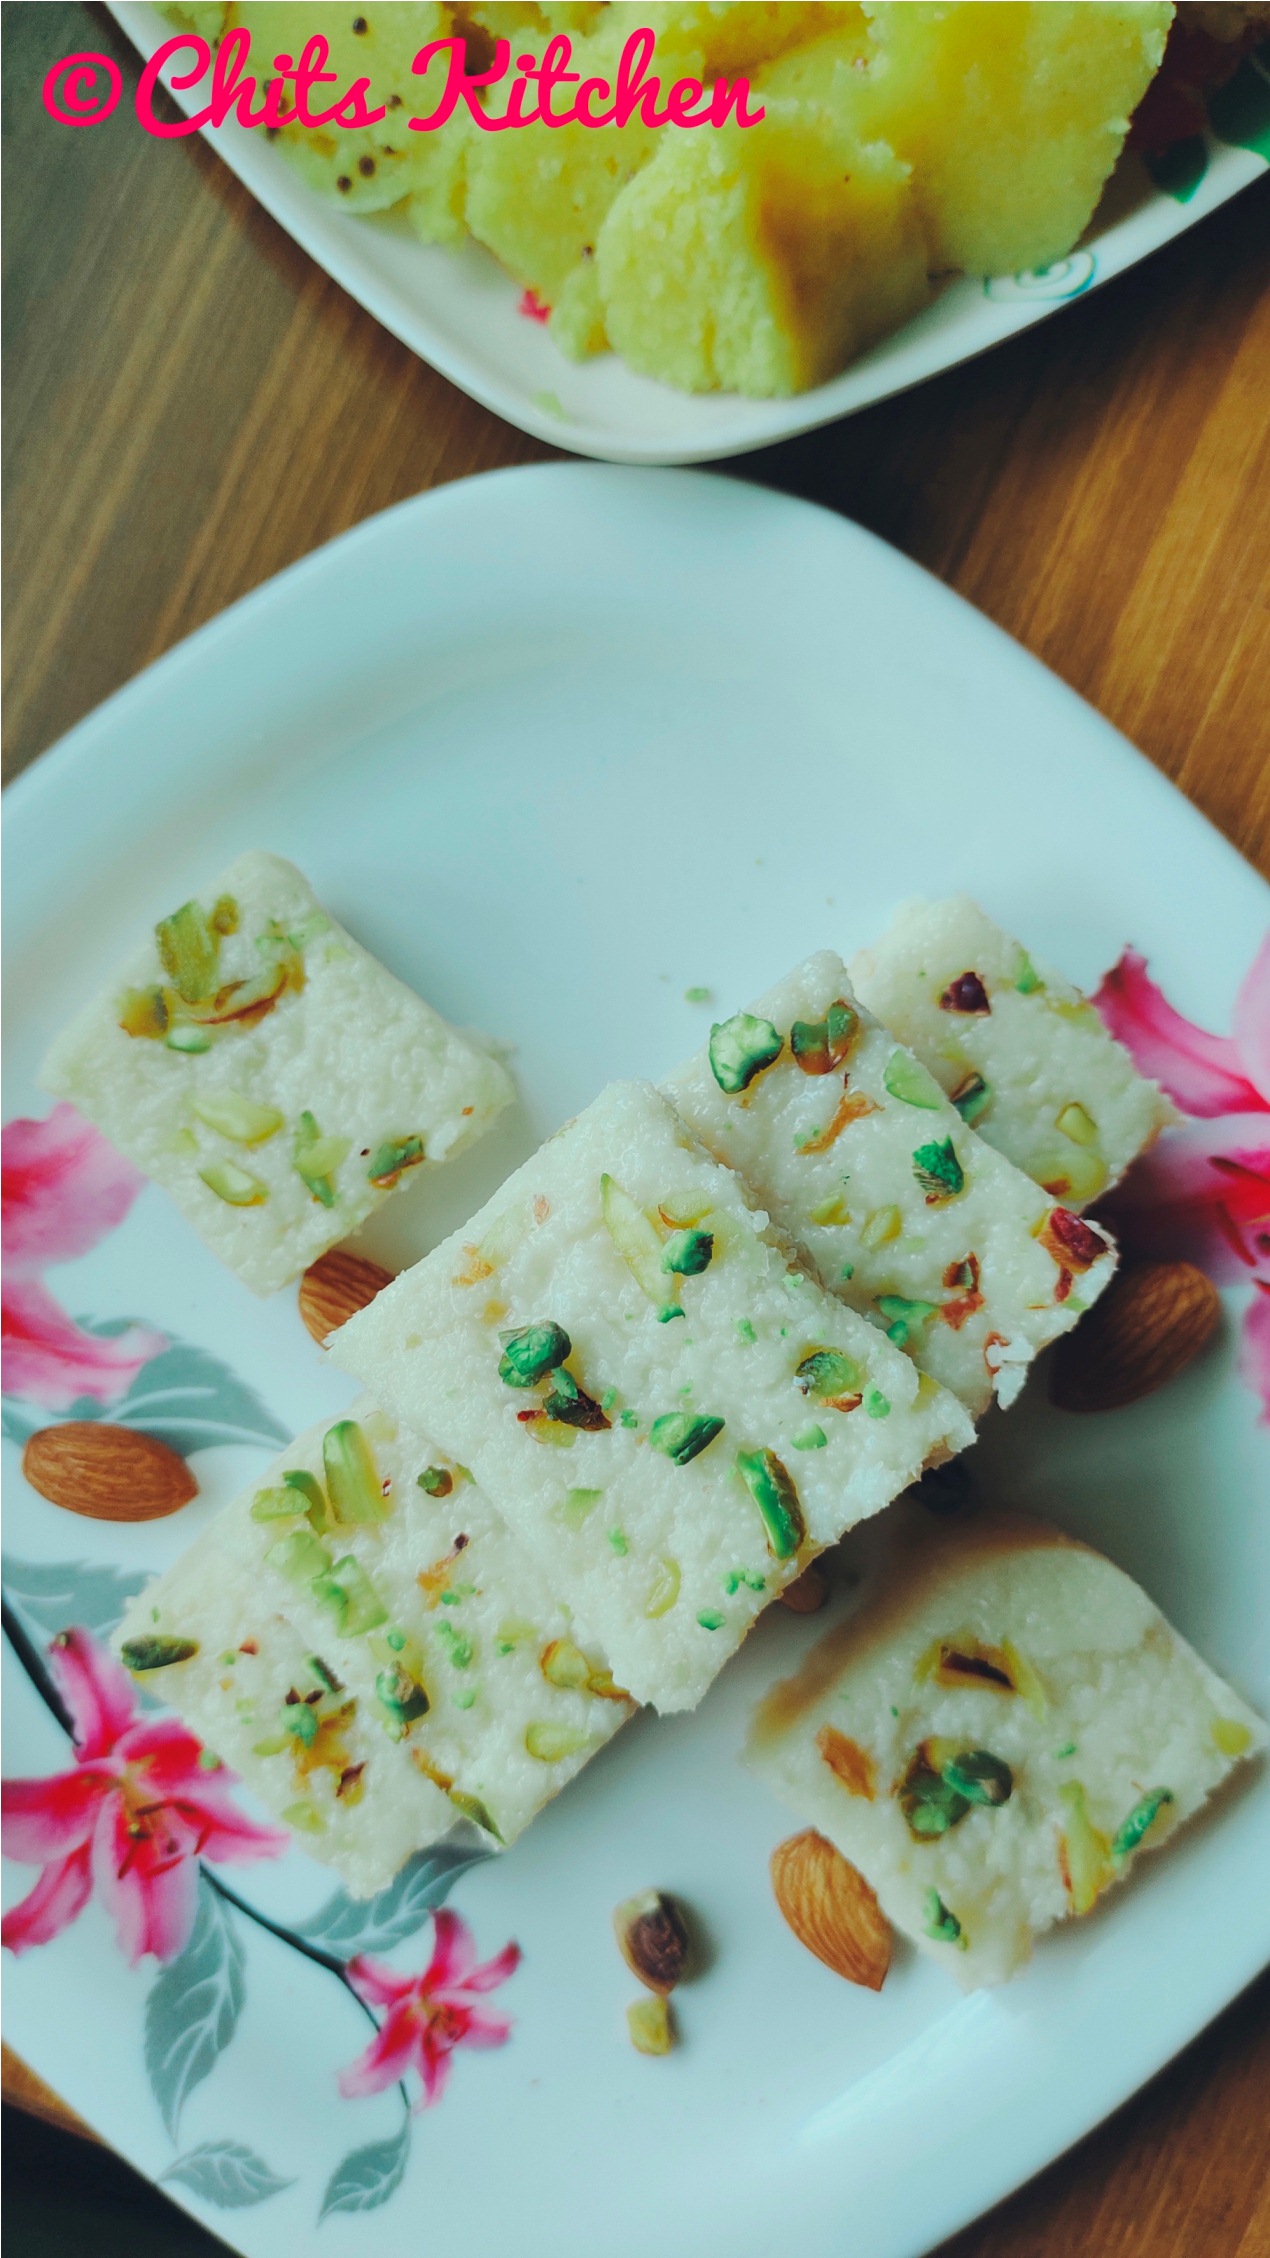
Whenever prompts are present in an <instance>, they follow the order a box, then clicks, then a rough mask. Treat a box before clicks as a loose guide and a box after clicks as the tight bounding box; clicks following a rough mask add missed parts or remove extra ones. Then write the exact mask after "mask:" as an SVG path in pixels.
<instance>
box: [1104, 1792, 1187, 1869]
mask: <svg viewBox="0 0 1270 2258" xmlns="http://www.w3.org/2000/svg"><path fill="white" fill-rule="evenodd" d="M1173 1800H1174V1797H1173V1790H1172V1788H1151V1789H1149V1790H1148V1792H1147V1794H1146V1795H1144V1796H1142V1797H1140V1798H1139V1800H1138V1802H1137V1803H1135V1804H1134V1807H1133V1809H1132V1811H1131V1812H1130V1813H1129V1816H1128V1818H1127V1819H1125V1820H1123V1821H1122V1822H1121V1824H1120V1826H1119V1827H1117V1829H1116V1832H1115V1834H1114V1835H1113V1836H1112V1838H1111V1855H1112V1858H1113V1859H1114V1860H1115V1861H1116V1863H1117V1864H1119V1863H1120V1861H1121V1860H1122V1859H1125V1858H1128V1857H1130V1856H1131V1854H1132V1853H1133V1852H1134V1851H1135V1850H1136V1849H1137V1847H1138V1844H1139V1843H1140V1842H1141V1840H1142V1837H1143V1836H1144V1835H1145V1833H1146V1832H1147V1829H1148V1828H1149V1827H1152V1826H1154V1824H1155V1821H1156V1820H1157V1818H1158V1817H1159V1815H1160V1813H1161V1811H1162V1810H1163V1809H1164V1806H1165V1804H1166V1803H1172V1802H1173Z"/></svg>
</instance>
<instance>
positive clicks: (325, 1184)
mask: <svg viewBox="0 0 1270 2258" xmlns="http://www.w3.org/2000/svg"><path fill="white" fill-rule="evenodd" d="M349 1150H350V1146H349V1140H348V1138H347V1137H324V1136H323V1134H322V1132H321V1130H320V1129H319V1127H318V1125H317V1121H316V1119H315V1117H314V1115H313V1114H311V1113H308V1112H305V1113H302V1114H301V1115H300V1118H299V1120H298V1121H297V1123H296V1125H295V1133H294V1135H293V1137H292V1140H291V1165H292V1167H293V1168H294V1170H295V1172H296V1175H297V1176H298V1177H299V1179H300V1182H301V1183H302V1184H303V1185H304V1186H305V1188H306V1190H308V1191H309V1192H311V1193H312V1195H313V1198H314V1199H315V1200H317V1201H319V1202H320V1204H321V1205H322V1206H323V1207H334V1205H335V1185H334V1183H333V1182H332V1178H333V1176H334V1174H335V1171H336V1169H337V1168H338V1167H339V1165H340V1163H341V1161H344V1160H347V1158H348V1155H349Z"/></svg>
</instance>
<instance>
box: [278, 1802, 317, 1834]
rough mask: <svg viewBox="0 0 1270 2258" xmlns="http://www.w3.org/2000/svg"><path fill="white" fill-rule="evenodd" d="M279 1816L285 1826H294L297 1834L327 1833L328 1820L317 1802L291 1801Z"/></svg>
mask: <svg viewBox="0 0 1270 2258" xmlns="http://www.w3.org/2000/svg"><path fill="white" fill-rule="evenodd" d="M278 1816H279V1818H280V1819H281V1820H282V1822H283V1824H284V1825H285V1826H288V1827H292V1828H294V1830H295V1832H296V1833H297V1834H300V1835H324V1834H325V1833H326V1821H325V1819H324V1818H323V1817H322V1814H321V1812H320V1811H319V1810H318V1808H317V1806H316V1804H312V1803H306V1802H304V1801H301V1802H299V1803H289V1804H288V1805H287V1806H286V1809H285V1810H284V1811H280V1812H279V1814H278Z"/></svg>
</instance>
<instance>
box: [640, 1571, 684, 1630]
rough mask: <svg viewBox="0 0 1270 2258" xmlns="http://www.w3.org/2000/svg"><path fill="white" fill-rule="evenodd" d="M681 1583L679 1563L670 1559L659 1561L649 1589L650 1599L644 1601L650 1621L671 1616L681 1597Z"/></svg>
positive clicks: (645, 1611)
mask: <svg viewBox="0 0 1270 2258" xmlns="http://www.w3.org/2000/svg"><path fill="white" fill-rule="evenodd" d="M679 1583H680V1573H679V1562H678V1561H677V1560H671V1559H669V1558H668V1559H665V1560H659V1561H658V1563H657V1570H656V1574H655V1575H654V1577H653V1581H652V1583H651V1584H650V1585H649V1588H648V1597H647V1599H646V1600H645V1601H644V1613H645V1615H646V1616H648V1618H649V1620H650V1621H655V1620H656V1619H657V1617H658V1616H660V1615H669V1613H670V1610H671V1608H672V1607H673V1606H674V1604H675V1601H676V1600H677V1599H678V1597H679Z"/></svg>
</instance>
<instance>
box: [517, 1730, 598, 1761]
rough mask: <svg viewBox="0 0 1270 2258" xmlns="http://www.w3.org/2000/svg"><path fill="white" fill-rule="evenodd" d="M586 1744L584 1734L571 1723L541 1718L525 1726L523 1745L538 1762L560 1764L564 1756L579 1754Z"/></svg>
mask: <svg viewBox="0 0 1270 2258" xmlns="http://www.w3.org/2000/svg"><path fill="white" fill-rule="evenodd" d="M586 1746H587V1736H586V1734H585V1733H582V1732H579V1731H578V1729H577V1727H576V1726H573V1725H557V1724H554V1723H550V1722H548V1721H547V1720H546V1719H541V1720H538V1721H536V1722H534V1723H533V1724H529V1725H526V1727H525V1747H526V1748H527V1749H528V1751H529V1753H530V1755H531V1756H534V1757H537V1759H538V1762H539V1763H540V1764H560V1763H562V1762H563V1761H564V1759H565V1757H566V1756H579V1755H580V1754H581V1752H582V1750H583V1749H584V1748H585V1747H586Z"/></svg>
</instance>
